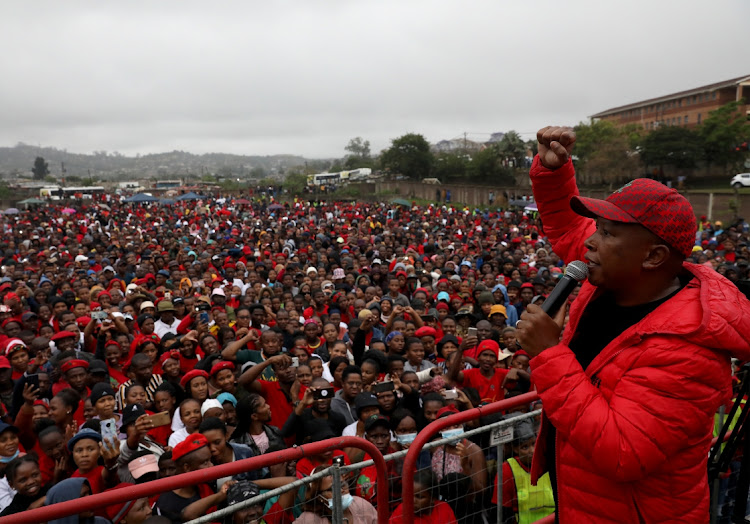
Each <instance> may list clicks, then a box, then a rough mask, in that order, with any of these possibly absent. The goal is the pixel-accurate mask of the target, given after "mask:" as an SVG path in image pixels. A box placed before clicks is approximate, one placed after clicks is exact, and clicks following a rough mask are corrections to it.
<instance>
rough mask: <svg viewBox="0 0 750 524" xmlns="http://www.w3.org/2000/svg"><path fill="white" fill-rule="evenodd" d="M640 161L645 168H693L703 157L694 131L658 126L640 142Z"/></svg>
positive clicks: (699, 140)
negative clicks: (668, 166)
mask: <svg viewBox="0 0 750 524" xmlns="http://www.w3.org/2000/svg"><path fill="white" fill-rule="evenodd" d="M640 153H641V159H642V160H643V162H644V164H646V165H647V166H665V165H670V166H674V167H678V168H692V167H695V165H696V163H697V162H698V160H700V158H701V156H702V155H703V149H702V145H701V139H700V137H699V136H698V134H697V133H696V132H695V131H692V130H690V129H688V128H686V127H679V126H660V127H658V128H657V129H655V130H654V131H652V132H650V133H649V134H648V135H646V136H645V137H644V138H643V140H642V141H641V151H640Z"/></svg>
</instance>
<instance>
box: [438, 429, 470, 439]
mask: <svg viewBox="0 0 750 524" xmlns="http://www.w3.org/2000/svg"><path fill="white" fill-rule="evenodd" d="M463 434H464V428H456V429H449V430H447V431H441V432H440V436H441V437H443V438H454V437H458V436H460V435H463Z"/></svg>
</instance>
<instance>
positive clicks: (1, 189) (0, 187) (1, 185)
mask: <svg viewBox="0 0 750 524" xmlns="http://www.w3.org/2000/svg"><path fill="white" fill-rule="evenodd" d="M12 196H13V190H12V189H11V188H9V187H8V183H7V182H0V199H6V198H11V197H12Z"/></svg>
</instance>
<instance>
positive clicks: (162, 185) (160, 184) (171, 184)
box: [154, 179, 182, 189]
mask: <svg viewBox="0 0 750 524" xmlns="http://www.w3.org/2000/svg"><path fill="white" fill-rule="evenodd" d="M181 185H182V179H175V180H157V181H156V184H154V189H174V188H177V187H180V186H181Z"/></svg>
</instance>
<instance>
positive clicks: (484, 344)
mask: <svg viewBox="0 0 750 524" xmlns="http://www.w3.org/2000/svg"><path fill="white" fill-rule="evenodd" d="M485 351H491V352H492V353H493V354H494V355H495V358H499V355H500V346H499V345H498V343H497V342H495V341H494V340H490V339H487V340H482V341H481V342H480V343H479V346H477V355H481V354H482V353H484V352H485Z"/></svg>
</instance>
